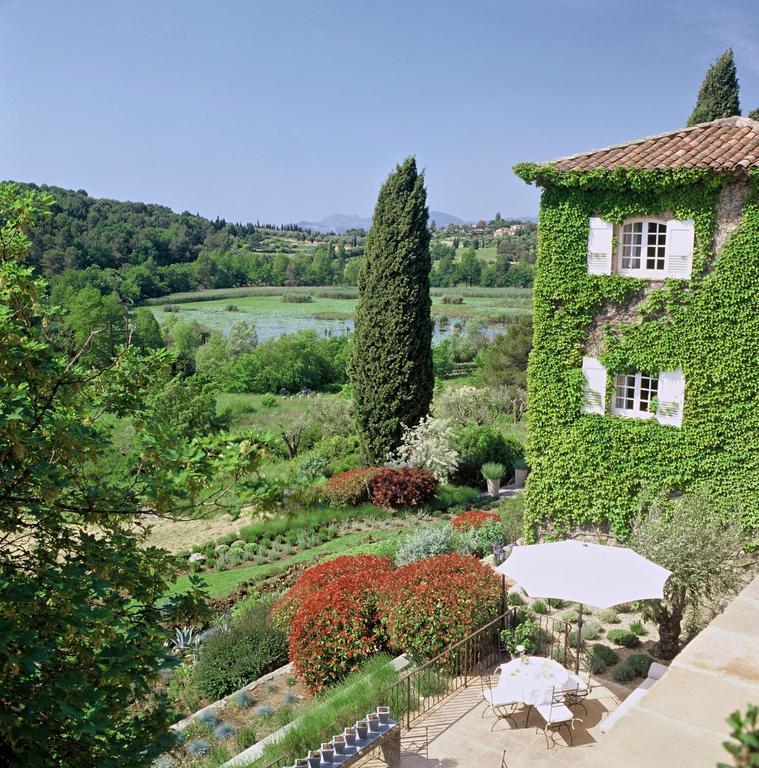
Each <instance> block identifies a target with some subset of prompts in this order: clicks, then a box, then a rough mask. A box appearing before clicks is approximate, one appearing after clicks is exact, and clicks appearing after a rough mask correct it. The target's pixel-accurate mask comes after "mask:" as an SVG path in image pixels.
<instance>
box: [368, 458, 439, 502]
mask: <svg viewBox="0 0 759 768" xmlns="http://www.w3.org/2000/svg"><path fill="white" fill-rule="evenodd" d="M436 488H437V480H436V479H435V476H434V475H433V474H432V472H429V471H428V470H426V469H422V468H421V467H397V468H393V467H388V468H385V469H381V470H379V471H378V472H377V473H376V474H375V475H374V476H373V477H372V478H371V480H370V481H369V497H370V499H371V501H372V503H373V504H376V505H377V506H380V507H389V508H390V509H400V508H411V509H415V508H417V507H421V506H424V505H425V504H428V503H429V502H430V501H432V497H433V496H434V495H435V489H436Z"/></svg>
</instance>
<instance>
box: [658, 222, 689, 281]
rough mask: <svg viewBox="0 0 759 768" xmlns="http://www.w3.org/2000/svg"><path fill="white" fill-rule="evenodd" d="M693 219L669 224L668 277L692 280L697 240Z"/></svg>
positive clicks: (666, 274)
mask: <svg viewBox="0 0 759 768" xmlns="http://www.w3.org/2000/svg"><path fill="white" fill-rule="evenodd" d="M694 225H695V222H694V221H693V219H685V220H684V221H678V220H677V219H671V220H670V221H668V222H667V270H666V273H665V276H666V277H678V278H681V279H685V280H688V279H690V273H691V268H692V266H693V243H694V240H695V226H694Z"/></svg>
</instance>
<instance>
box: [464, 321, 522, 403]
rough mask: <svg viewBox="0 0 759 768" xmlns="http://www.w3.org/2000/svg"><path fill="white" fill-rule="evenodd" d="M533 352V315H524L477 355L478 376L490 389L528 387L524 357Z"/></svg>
mask: <svg viewBox="0 0 759 768" xmlns="http://www.w3.org/2000/svg"><path fill="white" fill-rule="evenodd" d="M531 349H532V316H531V315H523V316H521V317H518V318H517V319H516V321H515V322H514V323H511V324H510V325H509V326H508V328H507V330H506V333H499V334H497V335H496V336H495V338H494V339H493V341H492V342H491V343H490V344H488V345H487V346H486V347H485V348H484V349H483V350H482V351H481V352H480V353H479V354H478V356H477V365H478V367H479V369H480V370H479V376H480V378H481V379H482V381H483V382H484V383H485V384H487V385H488V386H490V387H497V386H516V387H521V388H522V389H526V387H527V358H528V356H529V354H530V350H531Z"/></svg>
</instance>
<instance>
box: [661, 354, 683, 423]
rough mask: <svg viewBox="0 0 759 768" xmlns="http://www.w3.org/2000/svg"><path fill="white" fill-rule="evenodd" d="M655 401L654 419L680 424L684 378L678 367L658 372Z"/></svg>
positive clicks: (681, 421) (681, 420)
mask: <svg viewBox="0 0 759 768" xmlns="http://www.w3.org/2000/svg"><path fill="white" fill-rule="evenodd" d="M657 402H658V408H657V410H656V420H657V421H658V422H659V424H665V425H667V426H672V427H679V426H682V423H683V406H684V405H685V379H684V378H683V372H682V371H681V370H680V369H679V368H678V369H677V370H676V371H662V372H661V373H660V374H659V391H658V394H657Z"/></svg>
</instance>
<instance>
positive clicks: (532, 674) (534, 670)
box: [496, 656, 569, 705]
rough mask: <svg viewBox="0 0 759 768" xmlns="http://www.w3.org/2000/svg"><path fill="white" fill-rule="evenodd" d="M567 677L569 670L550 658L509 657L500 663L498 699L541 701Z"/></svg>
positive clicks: (559, 687)
mask: <svg viewBox="0 0 759 768" xmlns="http://www.w3.org/2000/svg"><path fill="white" fill-rule="evenodd" d="M568 680H569V671H568V670H567V669H565V668H564V667H562V666H561V664H559V663H558V662H556V661H553V660H552V659H545V658H543V657H541V656H530V657H529V660H528V661H527V662H523V661H522V659H512V660H511V661H510V662H509V663H508V664H501V676H500V678H499V680H498V685H497V686H496V691H497V697H498V699H499V700H500V701H521V702H522V703H524V704H532V705H535V704H543V703H547V702H548V701H550V699H551V692H552V691H553V689H556V690H562V688H563V686H564V684H565V683H566V682H567V681H568Z"/></svg>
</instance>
